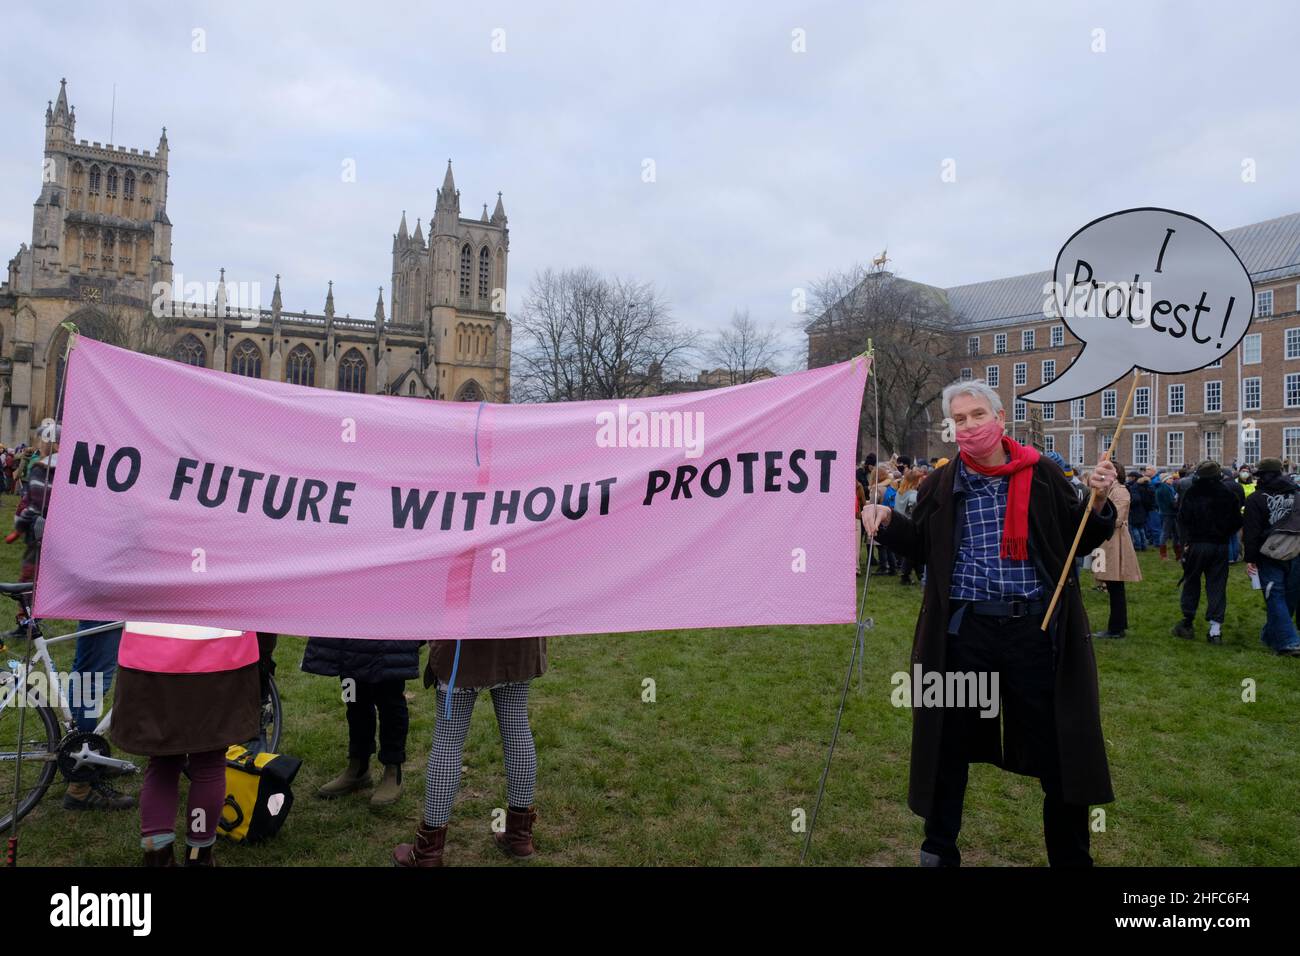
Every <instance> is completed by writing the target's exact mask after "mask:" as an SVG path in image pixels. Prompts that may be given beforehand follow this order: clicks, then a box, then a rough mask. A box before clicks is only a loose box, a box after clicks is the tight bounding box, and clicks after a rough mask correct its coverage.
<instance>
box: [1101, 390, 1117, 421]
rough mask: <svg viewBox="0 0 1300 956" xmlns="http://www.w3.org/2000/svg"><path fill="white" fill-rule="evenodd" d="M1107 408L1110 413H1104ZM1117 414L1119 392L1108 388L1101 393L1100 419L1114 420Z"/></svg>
mask: <svg viewBox="0 0 1300 956" xmlns="http://www.w3.org/2000/svg"><path fill="white" fill-rule="evenodd" d="M1107 408H1109V409H1110V411H1106V409H1107ZM1118 414H1119V392H1117V391H1116V390H1115V389H1113V388H1108V389H1106V390H1105V391H1103V392H1102V393H1101V417H1102V418H1114V417H1115V416H1116V415H1118Z"/></svg>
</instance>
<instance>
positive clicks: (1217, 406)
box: [1203, 378, 1223, 413]
mask: <svg viewBox="0 0 1300 956" xmlns="http://www.w3.org/2000/svg"><path fill="white" fill-rule="evenodd" d="M1212 388H1213V389H1214V390H1216V391H1217V392H1218V393H1219V397H1218V398H1217V399H1215V401H1214V404H1213V406H1211V404H1210V391H1211V389H1212ZM1203 398H1204V400H1205V411H1206V412H1207V413H1209V412H1221V411H1223V382H1222V381H1221V380H1219V379H1217V378H1216V379H1213V380H1211V381H1209V382H1206V383H1205V388H1204V390H1203Z"/></svg>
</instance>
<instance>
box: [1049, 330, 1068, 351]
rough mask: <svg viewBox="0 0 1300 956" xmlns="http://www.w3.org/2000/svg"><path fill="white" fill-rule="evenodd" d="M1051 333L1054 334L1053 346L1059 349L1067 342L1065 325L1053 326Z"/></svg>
mask: <svg viewBox="0 0 1300 956" xmlns="http://www.w3.org/2000/svg"><path fill="white" fill-rule="evenodd" d="M1051 334H1052V339H1051V341H1052V348H1054V349H1059V348H1060V347H1061V346H1062V345H1064V344H1065V326H1063V325H1054V326H1052V333H1051Z"/></svg>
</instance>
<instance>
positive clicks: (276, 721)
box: [0, 583, 282, 833]
mask: <svg viewBox="0 0 1300 956" xmlns="http://www.w3.org/2000/svg"><path fill="white" fill-rule="evenodd" d="M31 592H32V585H31V583H23V584H0V594H5V595H8V596H9V597H10V598H12V599H13V600H14V601H16V602H17V603H18V608H19V615H18V626H19V629H20V630H22V631H23V632H25V633H27V634H29V635H30V638H31V641H32V654H31V664H32V670H31V671H27V670H25V669H24V664H23V662H22V661H21V660H14V659H12V658H6V660H7V662H8V667H6V668H4V669H3V671H0V833H3V832H4V831H5V830H7V829H9V828H10V827H11V826H12V825H13V822H14V798H15V793H16V794H17V814H18V819H19V820H21V819H22V818H23V817H24V816H26V815H27V814H28V813H29V812H31V810H32V809H33V808H34V807H35V806H36V805H37V804H38V803H40V801H41V798H42V797H44V796H45V792H46V791H47V790H48V789H49V788H50V785H51V784H52V783H53V782H54V775H55V774H56V773H59V772H61V773H62V774H63V776H64V778H65V779H67V780H68V781H69V782H72V783H95V782H98V781H99V780H101V779H103V778H104V777H105V775H106V773H107V772H108V771H113V772H114V773H115V775H130V774H134V773H139V772H140V768H139V767H138V766H137V765H136V764H135V763H134V762H132V761H130V760H124V759H122V758H120V757H114V756H113V755H112V748H111V747H110V746H109V743H108V731H109V729H110V727H111V726H112V723H111V721H112V716H113V712H112V709H111V708H110V709H109V710H108V711H106V712H105V713H104V716H103V717H102V718H101V719H100V721H99V723H98V724H97V725H96V726H95V729H94V730H93V731H82V730H78V729H77V726H76V722H75V721H74V719H73V716H72V711H71V709H70V707H69V701H68V695H67V690H68V684H67V682H66V681H61V680H60V679H59V674H58V671H57V670H56V669H55V666H54V659H53V658H52V657H51V656H50V651H49V649H50V648H51V647H53V646H54V645H56V644H63V643H65V642H67V641H72V640H75V639H77V638H78V637H85V636H86V635H90V634H99V633H101V632H104V631H110V630H112V629H113V628H116V627H122V625H123V622H121V621H116V622H114V623H111V624H102V625H99V626H98V627H91V628H87V629H85V630H83V631H73V632H72V633H70V634H62V635H59V636H58V637H46V636H45V635H44V634H43V633H42V631H41V624H40V621H38V620H35V619H34V618H32V616H31V609H30V607H29V605H28V600H29V597H30V595H31ZM29 626H30V628H31V630H30V631H28V627H29ZM4 649H5V648H4V645H3V644H2V643H0V652H3V651H4ZM42 672H43V673H44V682H45V685H46V686H45V690H47V691H48V694H41V693H37V688H36V686H34V685H39V683H40V681H39V680H36V677H37V675H38V674H40V673H42ZM265 682H266V687H267V692H266V696H265V697H264V698H263V701H262V711H261V720H260V723H261V726H260V731H259V734H258V737H257V739H256V741H250V742H249V745H250V749H254V747H255V748H257V749H260V750H262V751H266V752H270V753H275V752H276V751H277V748H278V747H279V746H280V734H281V730H282V714H281V709H280V692H279V689H278V688H277V687H276V685H275V678H274V677H272V676H271V675H270V674H267V675H265ZM19 693H23V694H24V696H25V697H26V700H22V699H20V698H19V697H18V695H19ZM47 696H48V697H52V698H53V699H52V700H46V699H43V698H44V697H47ZM34 697H36V698H38V702H37V703H35V705H33V703H32V700H33V698H34ZM20 707H25V708H26V710H27V714H26V718H25V721H26V726H25V727H24V728H23V733H22V736H23V738H25V739H23V740H22V741H21V742H20V741H19V732H18V726H19V723H20V720H19V716H20V715H19V708H20ZM29 768H30V771H29ZM15 788H16V789H15Z"/></svg>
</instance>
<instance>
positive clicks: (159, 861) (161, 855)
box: [144, 843, 176, 866]
mask: <svg viewBox="0 0 1300 956" xmlns="http://www.w3.org/2000/svg"><path fill="white" fill-rule="evenodd" d="M144 865H145V866H175V865H176V853H175V852H174V851H173V849H172V844H170V843H168V844H167V845H166V846H165V847H161V848H160V849H157V850H145V851H144Z"/></svg>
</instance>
